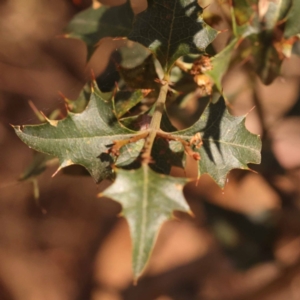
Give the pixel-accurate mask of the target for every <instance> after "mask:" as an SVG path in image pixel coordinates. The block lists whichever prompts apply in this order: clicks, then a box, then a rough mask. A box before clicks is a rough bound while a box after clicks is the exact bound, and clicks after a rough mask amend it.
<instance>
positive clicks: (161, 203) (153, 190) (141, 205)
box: [101, 165, 189, 279]
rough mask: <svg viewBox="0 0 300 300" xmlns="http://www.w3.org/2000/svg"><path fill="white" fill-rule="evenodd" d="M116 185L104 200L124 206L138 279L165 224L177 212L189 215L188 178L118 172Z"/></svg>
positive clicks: (147, 171)
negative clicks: (186, 190)
mask: <svg viewBox="0 0 300 300" xmlns="http://www.w3.org/2000/svg"><path fill="white" fill-rule="evenodd" d="M116 173H117V179H116V181H115V182H114V183H113V184H112V185H111V186H110V187H109V188H108V189H106V190H105V191H104V192H103V193H102V195H101V196H106V197H109V198H112V199H114V200H116V201H118V202H119V203H121V205H122V207H123V210H122V214H123V215H124V217H125V218H126V219H127V221H128V224H129V228H130V233H131V238H132V243H133V253H132V264H133V273H134V277H135V279H137V278H138V277H139V276H140V275H141V273H142V272H143V270H144V268H145V265H146V263H147V262H148V260H149V257H150V254H151V251H152V249H153V246H154V243H155V240H156V236H157V234H158V231H159V229H160V227H161V226H162V224H163V223H164V222H165V221H166V220H168V219H170V218H171V216H172V212H173V211H174V210H181V211H186V212H188V211H189V206H188V204H187V203H186V201H185V199H184V196H183V192H182V190H183V187H184V185H185V184H186V183H187V181H188V180H187V179H185V178H174V177H171V176H165V175H162V174H157V173H155V172H154V171H152V170H151V169H150V168H149V166H147V165H142V167H141V168H140V169H137V170H131V171H126V170H117V171H116Z"/></svg>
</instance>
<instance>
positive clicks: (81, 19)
mask: <svg viewBox="0 0 300 300" xmlns="http://www.w3.org/2000/svg"><path fill="white" fill-rule="evenodd" d="M133 17H134V14H133V11H132V8H131V6H130V2H129V1H126V3H125V4H123V5H119V6H114V7H110V6H107V5H102V4H101V6H100V7H99V8H94V7H93V6H91V7H90V8H88V9H86V10H84V11H82V12H80V13H79V14H77V15H76V16H75V17H74V18H73V19H72V20H71V22H70V23H69V24H68V26H67V28H66V32H67V35H66V37H68V38H76V39H80V40H82V41H83V42H85V44H86V46H87V50H88V59H89V58H90V57H91V56H92V54H93V53H94V51H95V50H96V47H97V46H98V43H99V41H100V40H101V39H102V38H105V37H126V36H127V35H128V33H129V32H130V30H131V28H132V22H133Z"/></svg>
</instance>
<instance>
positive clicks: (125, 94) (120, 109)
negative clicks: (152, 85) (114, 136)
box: [114, 90, 149, 119]
mask: <svg viewBox="0 0 300 300" xmlns="http://www.w3.org/2000/svg"><path fill="white" fill-rule="evenodd" d="M148 93H149V91H145V90H144V91H142V90H137V91H135V92H133V93H132V92H129V91H120V92H118V93H117V94H116V96H115V98H114V101H115V111H116V116H117V118H118V119H119V118H121V117H122V116H124V115H125V114H126V113H127V112H128V111H129V110H130V109H131V108H133V107H134V106H136V105H137V104H138V103H140V102H141V101H142V100H143V99H144V98H145V97H146V95H147V94H148Z"/></svg>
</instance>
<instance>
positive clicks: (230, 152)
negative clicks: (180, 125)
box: [172, 98, 261, 188]
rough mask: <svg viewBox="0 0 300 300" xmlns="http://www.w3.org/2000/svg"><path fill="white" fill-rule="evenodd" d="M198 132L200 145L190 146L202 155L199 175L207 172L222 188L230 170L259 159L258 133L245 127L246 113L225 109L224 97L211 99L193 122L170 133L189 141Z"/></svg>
mask: <svg viewBox="0 0 300 300" xmlns="http://www.w3.org/2000/svg"><path fill="white" fill-rule="evenodd" d="M198 133H200V135H201V137H202V141H203V145H202V146H201V147H200V148H197V147H196V146H195V147H194V148H193V150H194V151H195V152H198V153H199V154H200V156H201V160H199V162H198V164H199V176H200V174H204V173H208V174H209V175H210V176H211V177H212V178H213V179H214V180H215V181H216V182H217V184H218V185H219V186H220V187H222V188H223V187H224V185H225V182H226V176H227V173H228V172H229V171H230V170H232V169H235V168H240V169H248V166H247V164H248V163H254V164H258V163H260V149H261V140H260V138H259V136H258V135H255V134H252V133H250V132H249V131H248V130H247V129H246V127H245V116H241V117H235V116H232V115H231V114H230V113H229V112H228V111H227V109H226V105H225V102H224V99H223V98H220V100H219V101H217V103H215V104H213V103H211V104H210V105H209V106H208V107H207V108H206V110H205V111H204V113H203V114H202V115H201V117H200V119H199V120H198V121H197V122H196V123H195V124H194V125H193V126H191V127H190V128H187V129H185V130H182V131H177V132H173V133H172V134H173V135H175V136H179V137H180V138H182V139H184V140H187V141H190V140H191V138H192V137H193V136H194V135H195V134H198Z"/></svg>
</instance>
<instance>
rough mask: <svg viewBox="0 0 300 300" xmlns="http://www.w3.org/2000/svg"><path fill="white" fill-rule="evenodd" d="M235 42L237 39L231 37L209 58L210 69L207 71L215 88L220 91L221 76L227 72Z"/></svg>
mask: <svg viewBox="0 0 300 300" xmlns="http://www.w3.org/2000/svg"><path fill="white" fill-rule="evenodd" d="M236 44H237V39H236V38H235V39H233V40H232V41H231V42H230V43H229V44H228V45H227V46H226V47H225V48H224V49H223V50H222V51H221V52H219V53H218V54H217V55H216V56H214V57H213V58H212V59H211V63H212V70H210V71H207V72H206V74H208V75H209V76H210V77H211V79H212V80H213V81H214V83H215V85H216V87H217V89H218V90H219V92H220V93H222V91H223V89H222V78H223V76H224V74H225V73H226V72H227V69H228V67H229V64H230V60H231V56H232V52H233V49H234V47H235V46H236Z"/></svg>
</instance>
